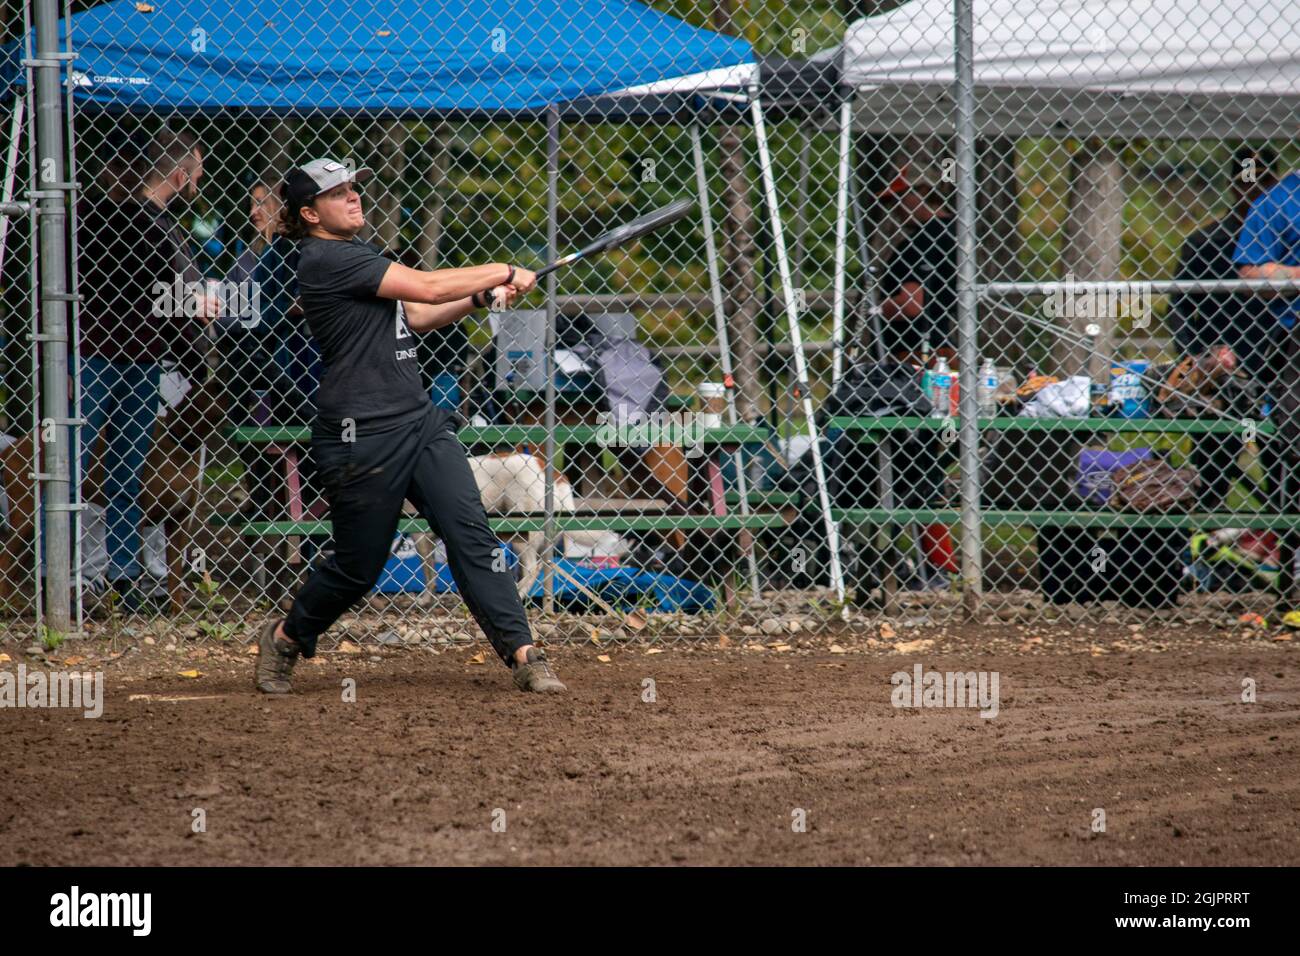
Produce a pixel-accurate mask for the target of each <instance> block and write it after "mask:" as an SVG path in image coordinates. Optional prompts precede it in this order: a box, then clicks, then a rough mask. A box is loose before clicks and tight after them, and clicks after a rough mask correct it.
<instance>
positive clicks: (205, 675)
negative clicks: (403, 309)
mask: <svg viewBox="0 0 1300 956" xmlns="http://www.w3.org/2000/svg"><path fill="white" fill-rule="evenodd" d="M913 637H916V638H917V639H928V640H933V641H934V642H935V643H934V644H933V645H931V646H930V647H928V648H924V647H922V648H920V649H914V650H904V651H901V652H900V651H899V650H895V649H894V647H893V645H892V644H889V643H887V642H882V641H880V640H875V641H873V644H874V645H875V646H866V645H865V644H864V645H861V646H849V647H842V646H840V645H836V649H835V651H834V652H832V650H831V649H830V648H829V647H828V646H826V645H825V644H819V645H818V646H812V647H800V646H798V644H797V643H792V644H791V645H785V644H777V643H775V642H774V643H773V644H772V645H769V646H768V647H766V648H764V649H761V650H760V649H745V648H741V647H728V648H714V647H699V648H695V649H684V648H678V649H668V650H664V651H662V652H658V653H655V652H653V651H652V652H651V653H647V649H646V648H645V647H644V646H631V645H629V646H621V647H595V646H583V647H562V648H556V649H554V650H553V657H554V658H555V659H556V660H557V662H558V665H559V668H560V672H561V675H562V676H563V677H564V678H565V679H566V680H568V681H569V683H570V686H571V688H572V693H571V694H570V695H569V696H567V697H563V698H533V697H527V696H525V695H522V694H519V693H518V692H516V691H514V690H513V688H512V687H511V685H510V682H509V675H508V673H507V672H506V670H505V668H504V667H501V666H500V665H499V664H498V663H497V662H496V661H495V660H493V659H491V658H489V659H488V660H487V661H486V662H485V663H481V664H480V663H472V662H471V661H472V660H475V659H476V658H475V657H474V655H475V653H476V651H477V650H478V648H470V649H461V648H454V649H449V650H444V651H443V652H441V653H435V652H433V651H430V650H426V649H418V650H415V649H399V650H384V651H381V650H379V649H375V650H374V651H372V650H371V649H368V648H367V649H362V650H360V652H359V653H355V652H354V653H351V654H348V653H342V652H337V653H331V654H327V655H322V656H321V657H320V658H318V660H319V661H320V663H312V664H304V665H300V668H299V676H298V690H299V692H298V693H297V694H295V695H294V696H293V697H291V698H289V699H279V700H265V699H262V698H259V697H257V696H255V695H254V694H253V693H252V692H251V682H250V675H251V666H252V663H251V661H252V659H251V658H250V657H248V656H247V653H246V649H245V648H242V647H238V646H235V647H231V648H227V649H221V648H218V649H207V648H201V649H189V648H186V647H184V646H182V647H180V648H177V649H175V650H172V651H167V650H166V649H164V648H162V647H138V648H133V649H132V650H130V651H129V652H128V653H126V654H125V655H122V656H119V657H116V658H113V657H112V656H111V653H110V652H111V648H110V647H109V646H108V645H107V644H104V645H99V644H93V643H92V642H81V643H82V644H86V645H92V646H87V647H85V648H82V647H81V646H80V645H78V647H77V648H76V649H74V650H73V651H72V652H69V651H68V650H67V647H66V646H65V648H64V650H63V651H61V652H59V654H57V655H53V656H52V657H51V659H50V660H49V661H48V666H50V667H53V668H70V669H77V670H92V669H96V670H98V669H102V670H103V671H104V673H105V674H106V683H107V687H106V697H105V704H104V711H103V715H102V716H101V717H100V718H98V719H93V720H89V719H84V718H83V717H82V715H81V714H80V713H79V712H73V711H70V710H53V709H45V710H38V709H26V708H24V709H0V754H2V755H3V761H4V767H5V772H4V774H3V775H0V864H4V865H13V864H19V863H26V864H77V865H91V864H191V865H193V864H218V865H220V864H240V863H242V864H309V863H311V864H354V863H399V864H400V863H421V864H469V863H545V864H640V863H652V864H674V863H680V864H726V863H739V864H762V863H776V864H912V863H924V864H1025V863H1027V864H1103V863H1111V864H1114V863H1117V864H1164V865H1179V864H1218V865H1229V864H1234V865H1243V864H1244V865H1252V864H1292V865H1294V864H1296V863H1300V840H1297V838H1296V833H1297V824H1300V721H1297V716H1298V715H1300V666H1298V664H1297V661H1296V658H1295V654H1296V650H1297V648H1296V644H1295V643H1294V642H1289V641H1274V640H1272V639H1271V638H1270V637H1268V636H1267V635H1261V636H1258V637H1253V638H1252V636H1251V635H1250V634H1241V633H1235V634H1224V635H1220V636H1218V637H1214V638H1213V639H1209V638H1206V637H1204V636H1202V635H1195V634H1190V633H1182V634H1178V633H1172V632H1171V633H1144V634H1137V633H1134V632H1132V631H1131V630H1130V629H1123V630H1122V631H1121V630H1119V629H1117V630H1116V632H1115V633H1113V634H1090V635H1088V636H1087V637H1083V638H1080V637H1077V636H1071V635H1070V634H1068V633H1065V632H1063V633H1061V634H1057V635H1048V636H1047V637H1046V638H1045V639H1043V640H1042V642H1041V643H1039V642H1038V641H1036V640H1035V639H1034V636H1033V635H1028V636H1026V635H1021V634H1008V633H1007V629H1002V630H1001V631H999V630H998V629H996V628H985V629H980V630H978V631H976V630H970V631H962V630H960V629H957V630H948V631H944V632H942V633H941V634H940V633H936V634H931V635H929V636H926V635H921V634H917V635H912V634H909V635H908V638H909V639H911V638H913ZM809 643H812V642H809ZM787 646H788V647H789V649H788V650H780V649H777V648H780V647H787ZM905 647H906V645H905ZM0 651H3V652H5V653H6V654H7V655H8V657H9V660H8V661H7V662H3V659H0V669H6V670H9V671H10V672H11V673H12V672H14V671H15V669H16V668H17V666H18V665H19V664H20V663H22V664H24V666H26V667H31V668H36V667H39V666H40V664H39V661H38V660H37V659H35V658H33V657H29V656H28V655H27V654H25V652H24V650H23V648H22V646H21V645H18V644H14V643H13V642H8V643H0ZM69 653H71V655H72V661H73V663H72V664H67V663H65V662H66V659H67V657H68V656H69ZM598 655H604V656H606V657H608V658H609V660H608V662H602V661H601V660H599V659H598ZM79 658H80V659H79ZM918 663H919V664H921V665H922V666H923V669H924V670H926V671H928V670H930V669H934V670H936V671H940V672H942V671H949V670H953V671H963V672H966V671H987V672H994V671H995V672H997V674H998V676H999V686H1000V692H999V693H1000V698H999V702H998V713H997V716H995V717H992V718H988V719H985V718H982V717H981V716H980V715H979V713H978V712H977V711H975V710H972V709H969V708H924V707H923V708H920V709H916V708H899V707H895V706H894V704H893V703H892V702H891V696H892V695H893V693H894V691H895V688H894V687H893V686H892V685H891V682H890V676H891V674H893V673H895V672H898V671H908V672H911V671H912V668H913V665H915V664H918ZM189 670H197V671H198V672H199V673H200V675H201V676H197V677H185V676H180V672H181V671H189ZM345 678H352V679H354V680H355V684H356V702H355V703H349V702H345V701H344V700H343V697H344V680H345ZM1247 678H1249V679H1251V680H1253V681H1254V682H1255V687H1256V693H1257V700H1256V701H1255V702H1254V703H1245V702H1243V701H1242V693H1243V680H1244V679H1247ZM647 680H649V681H653V684H649V683H647ZM650 691H653V694H651V693H649V692H650ZM649 697H653V698H654V699H653V700H647V699H645V698H649ZM133 698H134V699H133ZM196 810H199V811H202V813H201V815H199V816H196V814H195V811H196ZM1097 810H1103V811H1104V812H1105V831H1104V832H1096V831H1095V829H1094V827H1095V822H1096V821H1098V820H1099V819H1100V818H1099V817H1098V815H1097V813H1096V811H1097ZM799 811H802V814H801V813H800V812H799ZM196 819H202V820H205V822H206V832H200V833H195V832H193V830H194V822H195V820H196ZM801 819H802V820H803V821H805V823H806V826H805V827H804V828H802V829H803V831H804V832H799V830H800V828H799V826H798V823H799V821H800V820H801ZM494 823H495V824H496V826H495V827H494ZM503 823H504V832H499V831H500V830H501V827H502V824H503Z"/></svg>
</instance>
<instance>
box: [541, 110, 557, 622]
mask: <svg viewBox="0 0 1300 956" xmlns="http://www.w3.org/2000/svg"><path fill="white" fill-rule="evenodd" d="M559 214H560V108H559V107H558V106H556V105H554V104H552V105H551V106H549V107H547V110H546V254H547V261H548V262H554V261H555V260H556V259H558V258H559V257H560V244H559V225H558V221H557V220H558V217H559ZM558 284H559V276H558V275H556V274H555V273H554V272H552V273H551V274H550V275H548V276H547V277H546V346H545V348H544V351H545V353H546V355H545V359H544V361H543V363H542V365H543V368H544V369H545V373H546V475H545V479H544V480H545V483H546V489H545V494H546V519H545V526H546V530H545V532H544V535H543V536H544V538H545V544H544V545H543V554H542V595H543V597H542V606H543V609H544V610H545V612H546V613H547V614H552V613H554V611H555V572H554V570H553V569H552V567H551V563H552V562H553V561H554V560H555V537H556V529H555V322H556V316H557V313H558V307H557V303H556V298H555V294H556V289H557V287H558Z"/></svg>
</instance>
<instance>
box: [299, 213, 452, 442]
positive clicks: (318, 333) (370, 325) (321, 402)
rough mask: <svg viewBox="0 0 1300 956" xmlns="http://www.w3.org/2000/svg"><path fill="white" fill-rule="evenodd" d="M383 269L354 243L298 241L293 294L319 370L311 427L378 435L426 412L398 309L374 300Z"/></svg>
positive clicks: (383, 262) (382, 261)
mask: <svg viewBox="0 0 1300 956" xmlns="http://www.w3.org/2000/svg"><path fill="white" fill-rule="evenodd" d="M390 265H392V260H391V259H388V258H385V257H384V256H383V255H381V254H380V252H379V250H378V249H377V248H375V247H374V246H372V245H370V244H369V243H365V242H362V241H361V240H359V239H352V240H350V241H344V240H341V239H317V238H315V237H313V236H309V237H307V238H306V239H304V240H303V241H302V245H301V254H300V257H299V260H298V290H299V293H298V294H299V297H300V300H301V302H302V309H303V316H304V318H305V319H306V321H307V327H308V328H309V329H310V330H311V334H312V338H314V339H315V340H316V345H317V347H318V348H319V349H320V354H321V363H322V364H323V365H324V367H325V372H324V374H323V375H322V376H321V383H320V390H319V391H318V392H317V395H316V424H317V427H318V428H323V429H326V430H328V431H330V432H333V431H334V430H335V429H339V430H341V429H342V428H343V427H344V425H345V421H346V420H351V421H352V422H354V423H355V425H356V431H357V433H358V434H361V433H365V432H375V431H382V430H383V429H385V428H388V427H391V426H393V425H396V424H400V423H401V422H404V421H406V420H408V419H413V418H415V417H417V415H418V414H419V413H421V412H426V411H428V410H429V409H430V408H431V407H432V402H431V401H430V399H429V396H428V395H427V394H426V393H425V391H424V387H423V386H422V385H421V383H420V366H419V361H418V359H417V357H416V348H415V336H414V335H413V334H412V332H411V329H410V327H409V326H408V325H407V324H406V313H405V311H404V310H403V308H402V303H401V302H398V301H396V300H394V299H381V298H379V297H378V295H376V293H377V292H378V291H379V283H380V281H381V280H382V279H383V277H384V273H385V272H387V271H388V267H389V266H390Z"/></svg>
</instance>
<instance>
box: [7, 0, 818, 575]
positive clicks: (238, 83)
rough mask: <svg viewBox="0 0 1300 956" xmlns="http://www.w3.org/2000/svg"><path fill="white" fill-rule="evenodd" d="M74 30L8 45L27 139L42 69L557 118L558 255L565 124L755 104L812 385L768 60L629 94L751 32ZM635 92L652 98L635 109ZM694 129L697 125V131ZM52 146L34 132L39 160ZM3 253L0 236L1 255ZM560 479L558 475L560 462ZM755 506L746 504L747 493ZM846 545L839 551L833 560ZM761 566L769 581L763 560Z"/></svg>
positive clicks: (124, 21)
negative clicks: (777, 170) (693, 86)
mask: <svg viewBox="0 0 1300 956" xmlns="http://www.w3.org/2000/svg"><path fill="white" fill-rule="evenodd" d="M33 32H34V31H33ZM58 33H59V41H60V47H61V48H62V49H64V50H65V51H67V52H68V53H71V54H73V55H74V59H72V61H71V62H70V63H66V64H59V65H58V66H57V67H55V66H51V65H50V64H49V63H48V62H47V61H41V60H40V58H39V57H37V58H36V60H35V61H32V60H31V59H25V57H27V58H29V57H30V56H31V53H30V51H31V50H32V49H33V48H34V47H33V45H32V34H28V36H26V37H24V38H23V39H20V40H19V41H17V42H16V43H12V44H10V45H9V46H7V47H6V48H5V49H4V50H3V51H2V53H3V61H2V68H3V74H0V76H3V78H4V80H5V81H7V83H8V84H10V85H15V86H17V87H18V89H17V96H16V99H15V122H14V127H13V128H14V131H15V133H16V132H18V131H19V130H20V129H21V119H20V118H19V117H20V111H21V109H22V104H23V102H24V100H23V97H24V95H25V93H26V90H25V89H24V87H25V85H26V84H27V82H28V81H29V80H30V79H31V77H32V76H34V75H35V71H37V70H40V69H53V68H58V69H60V72H61V73H62V74H63V82H64V83H65V84H69V83H70V84H71V88H72V89H71V92H72V96H71V97H70V99H71V102H72V103H73V104H75V106H76V107H78V108H81V109H86V110H91V111H108V112H116V111H122V112H132V113H152V114H156V115H166V114H168V113H181V114H185V113H201V114H217V113H228V112H233V111H238V112H240V113H248V112H251V113H253V114H255V115H258V114H261V115H290V114H292V115H298V116H308V115H320V116H329V115H338V114H341V115H365V116H373V117H384V118H392V119H402V118H427V117H430V116H438V117H442V118H454V117H473V116H483V117H489V116H492V117H499V116H512V117H536V118H542V117H544V118H545V119H546V121H547V126H548V147H549V148H548V151H547V158H548V245H549V247H550V249H549V252H550V257H551V258H552V259H554V258H557V257H558V254H559V249H558V241H557V236H556V209H557V195H558V161H559V155H558V154H559V148H558V147H559V124H560V122H561V119H562V118H565V119H572V120H578V121H600V120H603V119H606V118H610V119H613V118H614V117H615V116H617V118H619V119H628V118H634V117H636V116H641V117H650V116H662V115H663V114H664V113H665V112H669V111H673V110H676V109H680V108H682V107H683V105H687V106H692V107H695V108H697V109H698V108H700V107H702V106H703V105H704V104H706V103H708V104H710V105H712V106H715V107H716V106H718V105H719V104H726V103H732V104H733V106H734V104H735V103H737V102H740V103H744V104H747V105H749V106H750V109H751V116H752V118H753V120H754V126H755V132H756V136H757V139H758V147H759V162H760V166H761V168H762V172H763V180H764V186H765V197H766V199H767V206H768V210H769V214H770V216H771V221H772V224H773V234H774V239H775V241H776V248H777V256H778V259H779V260H780V262H781V263H782V268H781V277H782V284H783V292H784V298H785V301H786V303H787V315H788V317H789V321H790V329H791V337H792V340H793V341H794V343H795V349H794V353H795V356H796V363H797V366H798V378H799V381H800V383H806V381H807V375H806V370H805V369H804V366H803V351H802V348H801V347H800V345H799V342H800V332H799V328H798V324H797V313H796V311H795V306H794V293H793V287H792V282H791V279H790V274H789V266H788V261H787V260H786V256H785V248H784V241H783V239H782V234H781V224H780V214H779V210H778V207H777V204H776V193H775V185H774V179H773V176H772V170H771V157H770V152H769V150H768V148H767V142H766V133H765V131H764V128H763V113H762V106H761V95H760V94H759V92H758V90H759V80H758V72H757V70H753V72H752V74H751V76H752V79H750V80H747V81H745V82H746V85H745V86H744V88H743V89H740V90H733V91H731V92H727V91H718V90H714V89H708V90H705V89H701V90H700V91H699V93H698V95H692V94H691V92H690V90H689V83H688V84H687V89H686V90H685V92H683V90H682V89H681V88H678V89H676V90H674V92H673V93H672V94H671V95H670V96H667V97H665V96H663V95H661V94H658V93H647V94H645V95H639V96H638V97H619V96H615V95H613V94H617V93H618V92H619V91H625V90H627V89H628V88H634V87H644V86H645V85H646V84H652V83H655V82H656V81H661V80H664V79H665V78H689V77H691V76H694V75H701V74H709V73H716V72H717V71H724V70H726V69H727V68H733V67H738V68H743V67H744V66H745V65H747V64H753V63H754V61H755V57H754V53H753V50H752V48H751V47H750V45H749V43H747V42H745V41H744V40H741V39H738V38H735V37H730V36H725V35H722V34H718V33H715V32H713V31H710V30H706V29H702V28H699V27H694V26H691V25H690V24H688V23H685V22H684V21H682V20H679V19H677V18H675V17H672V16H670V15H668V14H664V13H660V12H657V11H655V10H652V9H650V8H649V7H647V6H645V5H643V4H640V3H636V2H632V0H460V2H456V3H448V2H429V0H422V2H421V0H406V2H402V0H302V2H300V3H297V4H295V5H294V7H293V9H292V11H289V10H286V9H284V8H282V7H281V6H280V5H279V4H278V3H277V2H268V0H233V2H227V0H151V2H150V3H137V2H135V0H114V2H111V3H106V4H104V5H102V6H98V7H95V8H92V9H90V10H88V11H85V12H82V13H79V14H76V15H74V16H73V17H71V18H70V20H60V21H59V23H58ZM740 75H744V74H743V72H742V74H740ZM629 103H633V104H638V105H635V106H632V107H631V108H629ZM694 129H695V133H696V136H697V137H698V126H696V127H695V128H694ZM36 145H37V144H31V149H32V156H33V159H34V158H35V147H36ZM695 146H696V166H697V170H696V171H697V180H698V182H697V186H698V188H699V190H700V203H701V213H702V216H703V218H704V227H705V234H706V240H707V247H708V254H709V269H710V278H711V283H712V285H713V292H714V300H715V312H717V317H718V321H719V331H720V340H719V344H720V346H721V347H722V354H723V355H724V362H726V363H727V365H726V366H725V367H724V370H725V371H726V372H727V373H728V375H729V371H730V370H729V359H726V358H725V357H726V356H727V344H726V325H725V317H724V316H723V314H722V309H721V291H720V284H719V279H718V277H717V269H716V261H715V250H714V242H713V235H712V225H711V218H710V216H709V208H708V194H707V190H706V188H705V177H704V175H703V169H702V158H701V153H700V150H699V144H698V138H697V139H696V143H695ZM31 168H35V164H34V163H33V165H32V167H31ZM5 198H6V199H7V198H8V196H7V195H6V197H5ZM2 242H3V239H0V243H2ZM74 248H75V246H74ZM2 250H3V246H2V245H0V255H2V254H3V253H2ZM74 268H75V267H74ZM547 291H548V302H547V311H548V314H549V320H548V333H547V334H548V339H547V341H548V346H550V347H553V343H554V341H555V332H554V326H555V315H556V311H557V310H556V284H555V280H554V278H552V279H551V281H550V282H549V283H548V289H547ZM42 305H44V303H43V302H42ZM553 388H554V383H553V379H552V380H549V381H548V386H547V393H548V395H547V405H548V412H547V423H548V425H549V426H551V427H550V428H549V429H548V431H549V435H548V442H547V445H548V452H547V453H548V457H550V456H553V454H554V449H553V447H552V444H553V441H554V406H555V396H554V394H553ZM801 391H802V393H803V395H804V396H805V404H806V408H805V410H806V413H807V414H806V417H807V419H808V427H809V431H810V434H811V435H812V436H813V437H814V455H815V457H816V458H817V474H818V478H819V485H820V488H821V497H822V502H821V504H822V510H823V513H824V518H825V521H826V525H827V531H828V535H830V536H831V538H832V540H834V538H835V533H834V532H835V529H834V527H833V526H832V524H831V517H830V506H829V498H828V496H827V495H826V491H825V481H824V477H823V474H822V469H821V462H820V455H819V454H818V453H817V452H816V446H817V443H816V440H815V439H816V426H815V425H814V424H813V422H812V409H811V404H810V401H811V399H810V397H809V390H808V389H807V388H806V387H803V388H802V389H801ZM732 420H733V421H734V420H735V419H734V409H733V419H732ZM547 480H548V482H549V481H551V480H553V479H552V475H551V473H550V471H549V470H548V475H547ZM549 497H550V496H549V495H548V498H549ZM742 501H746V496H745V495H743V494H742ZM746 508H747V501H746ZM836 551H837V549H836V548H834V547H833V548H832V555H835V554H836ZM833 565H834V567H833V569H832V579H833V581H832V583H833V585H834V586H835V588H836V589H837V591H838V593H839V595H840V596H841V597H842V595H843V584H842V578H841V576H840V574H839V569H838V563H837V559H834V560H833ZM751 577H754V579H755V581H756V574H755V573H754V572H753V571H752V554H751Z"/></svg>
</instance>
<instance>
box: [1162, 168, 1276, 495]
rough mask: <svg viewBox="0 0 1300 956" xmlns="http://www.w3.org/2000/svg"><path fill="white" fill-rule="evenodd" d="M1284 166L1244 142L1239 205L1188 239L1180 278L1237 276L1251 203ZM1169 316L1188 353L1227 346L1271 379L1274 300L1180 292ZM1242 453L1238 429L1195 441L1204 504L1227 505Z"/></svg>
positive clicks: (1236, 174) (1237, 175) (1234, 177)
mask: <svg viewBox="0 0 1300 956" xmlns="http://www.w3.org/2000/svg"><path fill="white" fill-rule="evenodd" d="M1276 164H1277V154H1276V153H1275V152H1274V151H1273V150H1271V149H1269V148H1267V147H1265V148H1263V149H1254V148H1252V147H1249V146H1243V147H1242V148H1241V149H1238V150H1237V151H1236V152H1234V153H1233V156H1232V165H1231V167H1230V169H1229V177H1230V179H1231V181H1232V192H1231V198H1232V206H1231V208H1230V209H1229V210H1228V212H1227V213H1226V214H1225V215H1223V216H1222V217H1220V218H1219V219H1217V220H1215V221H1214V222H1211V223H1209V224H1208V225H1206V226H1203V227H1202V228H1200V229H1198V230H1196V231H1195V232H1193V233H1192V234H1191V235H1190V236H1188V237H1187V241H1186V242H1184V243H1183V248H1182V251H1181V253H1180V255H1179V257H1178V273H1177V275H1176V276H1175V278H1178V279H1236V278H1237V276H1238V267H1237V263H1236V261H1235V255H1236V251H1237V242H1238V238H1239V236H1240V234H1241V230H1242V225H1243V223H1244V222H1245V221H1246V214H1247V212H1249V210H1250V208H1251V204H1252V203H1254V201H1255V200H1256V199H1258V198H1259V197H1260V196H1261V195H1262V194H1263V193H1264V192H1266V191H1267V190H1268V189H1269V188H1271V187H1272V185H1273V184H1274V183H1275V182H1276V177H1275V174H1274V168H1275V166H1276ZM1167 321H1168V323H1169V329H1170V331H1171V332H1172V333H1173V336H1174V343H1175V344H1176V345H1177V347H1178V350H1179V352H1180V353H1181V355H1182V356H1183V357H1187V356H1191V357H1197V356H1201V355H1204V354H1205V353H1206V352H1208V351H1210V350H1211V349H1212V348H1214V347H1215V346H1217V345H1226V346H1228V347H1229V348H1230V349H1232V351H1233V354H1235V355H1236V357H1237V361H1238V363H1239V365H1240V367H1241V368H1243V369H1244V370H1245V372H1246V373H1247V374H1248V375H1250V376H1251V377H1252V378H1254V379H1255V380H1256V381H1258V382H1260V383H1261V384H1267V378H1268V376H1267V370H1266V365H1267V362H1268V354H1269V344H1268V336H1269V334H1270V330H1271V329H1272V326H1273V325H1274V322H1273V320H1272V317H1271V315H1270V308H1269V302H1268V300H1267V299H1266V298H1264V297H1262V296H1257V295H1251V294H1250V293H1240V292H1186V293H1180V294H1178V295H1176V296H1174V298H1173V301H1172V303H1171V305H1170V309H1169V315H1168V320H1167ZM1240 454H1241V439H1240V437H1239V436H1236V435H1202V436H1200V437H1198V438H1196V439H1194V440H1193V444H1192V454H1191V464H1192V466H1193V467H1194V468H1196V470H1197V472H1198V473H1199V474H1200V476H1201V485H1200V489H1199V492H1198V495H1199V499H1200V500H1199V506H1200V508H1201V509H1202V510H1205V511H1217V510H1218V509H1219V508H1221V507H1223V504H1224V502H1225V501H1226V499H1227V495H1228V490H1229V489H1230V488H1231V486H1232V482H1233V481H1234V480H1235V479H1236V477H1237V473H1238V471H1237V460H1238V458H1239V456H1240Z"/></svg>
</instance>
